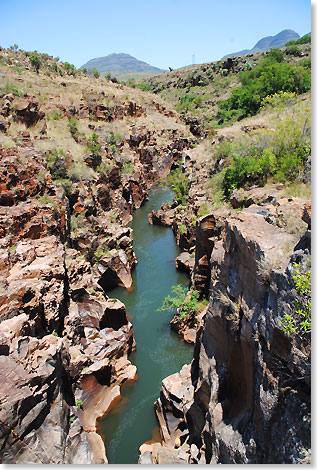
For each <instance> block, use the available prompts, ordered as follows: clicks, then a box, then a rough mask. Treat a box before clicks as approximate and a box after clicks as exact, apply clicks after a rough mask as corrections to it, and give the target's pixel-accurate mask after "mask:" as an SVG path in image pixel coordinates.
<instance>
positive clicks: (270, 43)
mask: <svg viewBox="0 0 317 470" xmlns="http://www.w3.org/2000/svg"><path fill="white" fill-rule="evenodd" d="M299 37H300V36H299V34H298V33H296V32H295V31H293V30H292V29H284V30H283V31H280V32H279V33H278V34H276V35H275V36H266V37H265V38H262V39H260V40H259V41H258V42H257V43H256V44H255V46H253V47H252V49H244V50H243V51H239V52H232V53H231V54H227V55H225V56H224V57H223V59H226V58H227V57H237V56H241V55H246V54H255V53H256V52H264V51H269V50H270V49H272V48H276V47H283V46H285V44H286V43H287V42H288V41H296V40H297V39H299Z"/></svg>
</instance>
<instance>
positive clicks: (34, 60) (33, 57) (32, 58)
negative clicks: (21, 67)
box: [30, 53, 41, 73]
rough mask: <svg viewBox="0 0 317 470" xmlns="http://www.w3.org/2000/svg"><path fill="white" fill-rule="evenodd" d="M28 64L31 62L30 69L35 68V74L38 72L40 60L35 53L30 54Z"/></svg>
mask: <svg viewBox="0 0 317 470" xmlns="http://www.w3.org/2000/svg"><path fill="white" fill-rule="evenodd" d="M30 62H31V65H32V67H34V68H35V70H36V73H39V70H40V67H41V60H40V58H39V56H38V55H37V54H36V53H33V54H30Z"/></svg>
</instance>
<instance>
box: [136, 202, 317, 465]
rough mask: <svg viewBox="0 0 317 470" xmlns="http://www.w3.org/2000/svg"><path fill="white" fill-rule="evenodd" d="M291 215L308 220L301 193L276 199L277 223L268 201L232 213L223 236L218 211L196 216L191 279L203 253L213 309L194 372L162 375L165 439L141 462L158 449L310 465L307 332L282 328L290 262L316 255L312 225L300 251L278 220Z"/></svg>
mask: <svg viewBox="0 0 317 470" xmlns="http://www.w3.org/2000/svg"><path fill="white" fill-rule="evenodd" d="M289 211H291V212H292V213H293V214H296V218H297V220H298V224H299V222H300V218H301V216H303V218H304V220H306V221H308V222H309V217H308V216H307V213H308V212H309V209H308V207H307V206H305V203H304V201H301V200H296V199H295V198H294V199H292V200H287V201H286V200H280V201H279V205H278V210H277V211H276V213H277V214H278V220H279V221H280V223H279V224H277V223H275V224H274V223H272V221H270V222H268V221H267V220H266V219H267V214H268V212H269V207H267V208H266V210H265V211H262V210H259V207H257V208H255V207H254V206H251V207H250V208H249V209H245V210H244V211H241V212H239V213H238V214H236V215H231V216H230V217H227V219H226V220H225V221H224V222H222V223H223V230H222V234H221V237H220V238H219V237H218V234H217V233H215V232H214V230H215V224H214V222H215V218H214V217H213V216H207V217H205V218H202V219H201V220H200V221H199V223H198V226H197V245H196V265H195V271H194V274H193V282H196V283H197V278H198V286H199V285H200V283H201V281H202V275H201V271H200V270H201V264H199V260H201V259H202V257H206V260H207V262H206V266H208V270H209V279H208V278H207V279H205V282H204V286H206V283H207V285H208V286H209V306H208V309H207V311H206V312H205V316H204V318H203V320H202V323H201V326H200V328H199V330H198V333H197V339H196V344H195V352H194V360H193V362H192V365H191V368H190V373H187V374H185V375H186V377H185V376H184V370H182V371H181V372H180V373H179V374H174V375H173V376H170V377H168V378H166V379H164V381H163V386H162V389H161V394H160V398H159V400H158V401H157V402H156V404H155V409H156V413H157V416H158V421H159V425H160V430H161V437H162V444H159V443H155V444H152V445H147V444H144V445H143V446H141V448H140V452H141V456H140V463H142V462H143V458H144V459H145V461H148V459H149V454H150V456H151V458H152V460H153V462H154V463H159V461H160V459H161V458H162V455H163V456H164V457H163V458H165V459H168V460H169V461H170V462H171V461H172V460H173V461H174V462H175V461H179V459H183V460H184V462H185V463H201V464H202V463H210V464H216V463H222V464H233V463H236V464H243V463H251V464H258V463H268V464H282V463H284V464H289V463H310V447H311V442H310V439H311V438H310V431H311V426H310V409H311V391H310V335H309V333H303V332H302V333H298V334H296V335H295V337H291V336H287V335H286V334H285V333H284V331H283V330H282V327H281V319H282V317H283V315H284V314H286V313H289V311H290V309H293V308H294V302H295V301H296V298H297V293H296V290H295V287H294V282H293V280H292V273H293V269H294V268H293V263H294V262H296V263H299V264H302V263H305V262H306V260H307V259H308V258H309V256H310V246H309V244H308V243H307V240H309V236H308V234H309V231H308V232H307V233H306V234H305V240H306V242H305V243H306V245H305V248H302V249H298V248H297V246H298V235H296V234H294V233H293V232H292V233H289V232H287V231H286V230H285V229H284V228H283V224H282V223H281V221H282V220H284V221H285V220H286V219H287V217H289V215H290V213H291V212H289ZM297 211H298V213H297ZM301 214H302V215H301ZM286 243H287V244H288V245H287V246H291V247H295V249H294V248H293V250H295V251H293V250H292V248H287V250H288V251H287V252H286V248H285V247H286V245H285V244H286ZM206 272H207V269H206ZM180 383H182V385H181V386H180ZM167 384H168V386H167ZM186 390H187V391H189V390H192V391H191V393H190V395H187V394H186V393H185V391H186ZM143 455H144V457H143ZM184 462H183V463H184Z"/></svg>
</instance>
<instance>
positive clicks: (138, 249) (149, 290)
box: [98, 188, 193, 464]
mask: <svg viewBox="0 0 317 470" xmlns="http://www.w3.org/2000/svg"><path fill="white" fill-rule="evenodd" d="M172 199H173V193H172V192H171V191H170V190H168V189H164V188H156V189H153V190H152V191H151V192H150V195H149V200H148V201H147V202H146V204H145V205H144V206H143V207H141V209H139V210H137V211H135V212H134V215H133V222H132V225H131V226H132V228H133V240H134V241H133V246H134V251H135V253H136V255H137V258H138V265H137V267H136V268H135V270H134V272H133V283H134V287H133V290H132V291H131V292H128V291H126V290H125V289H123V288H117V289H114V290H112V291H110V292H109V293H108V295H109V296H110V297H114V298H118V299H120V300H121V301H122V302H124V304H125V305H126V308H127V312H128V314H129V315H131V316H132V323H133V328H134V332H135V339H136V343H137V350H136V352H135V353H133V354H132V355H131V356H130V360H131V362H132V363H133V364H135V365H136V366H137V368H138V380H137V381H136V382H135V383H133V384H128V385H126V386H123V387H122V400H121V401H120V403H119V404H118V406H116V407H114V409H113V410H112V411H110V412H109V413H108V414H107V416H106V417H105V418H103V419H100V420H99V422H98V425H99V429H100V430H101V432H102V434H103V436H104V440H105V444H106V453H107V457H108V460H109V463H110V464H136V463H137V461H138V449H139V446H140V445H141V444H143V443H144V442H146V441H148V440H151V438H152V432H153V430H154V429H155V427H156V426H157V421H156V417H155V413H154V409H153V403H154V401H155V400H156V399H157V398H158V396H159V391H160V387H161V381H162V379H163V378H164V377H166V376H168V375H170V374H173V373H174V372H178V371H179V370H180V369H181V367H182V366H183V365H184V364H186V363H190V362H191V360H192V357H193V346H191V345H189V344H186V343H184V342H183V341H182V340H181V339H180V337H179V336H178V335H176V334H175V333H173V332H172V331H171V329H170V324H169V322H170V320H171V318H172V315H173V313H172V312H170V311H165V312H158V311H157V309H158V308H159V307H160V306H161V305H162V301H163V299H164V298H165V297H166V296H167V295H168V294H169V293H170V289H171V286H173V285H175V284H182V285H188V283H189V280H188V277H187V276H186V275H185V274H183V273H180V272H178V271H177V270H176V268H175V257H176V256H177V255H178V254H179V250H178V247H177V245H176V243H175V239H174V235H173V232H172V230H171V229H169V228H165V227H159V226H153V225H150V224H149V222H148V214H149V213H150V212H151V211H152V210H153V209H155V210H157V209H159V208H160V207H161V205H162V203H163V202H170V201H171V200H172Z"/></svg>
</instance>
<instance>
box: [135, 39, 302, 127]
mask: <svg viewBox="0 0 317 470" xmlns="http://www.w3.org/2000/svg"><path fill="white" fill-rule="evenodd" d="M281 54H282V55H281ZM310 54H311V47H310V44H309V43H308V44H298V45H289V46H287V47H285V48H282V49H281V53H279V54H277V55H276V57H275V59H274V61H273V62H274V63H275V62H276V63H277V62H278V64H275V65H274V64H273V63H269V59H268V58H269V57H270V56H271V58H272V54H271V53H270V52H264V53H256V54H248V55H247V56H245V57H236V58H228V59H224V60H220V61H217V62H213V63H207V64H201V65H195V66H189V67H186V68H183V69H178V70H174V71H171V72H165V73H163V74H161V75H157V76H154V77H150V78H149V79H146V80H142V81H140V84H141V86H143V87H146V88H147V89H148V90H149V91H152V92H153V93H155V94H159V95H160V96H162V97H163V98H164V99H165V100H166V101H169V102H170V103H171V104H172V105H173V106H175V108H176V109H177V110H178V111H179V112H180V113H181V114H182V116H183V119H184V122H187V123H188V124H190V126H191V129H192V131H193V132H194V133H196V135H197V136H198V135H201V136H204V135H206V134H207V133H208V131H210V130H212V129H214V128H215V127H218V126H219V125H223V124H224V123H225V122H231V123H233V122H234V121H235V120H237V119H241V118H242V116H243V117H245V116H247V115H252V114H254V109H255V108H254V109H251V107H252V106H253V104H252V106H251V107H249V109H248V107H245V105H246V102H247V101H248V99H249V98H251V96H252V99H253V100H254V102H255V101H256V104H255V103H254V104H255V107H257V109H258V107H259V106H260V105H261V100H262V99H263V98H264V96H265V95H266V94H271V93H275V92H276V91H279V89H281V90H283V91H295V92H296V93H298V92H301V91H300V90H302V89H303V88H301V86H300V87H298V85H299V82H300V81H301V80H302V79H304V77H305V80H304V81H307V84H306V85H305V86H304V89H307V86H310V85H309V82H310V78H309V77H310ZM273 55H274V53H273ZM302 67H304V68H306V72H305V71H303V69H302ZM264 69H265V72H266V73H265V76H264V77H263V80H262V83H261V82H260V81H256V87H257V89H256V90H255V88H252V86H250V85H251V81H252V80H251V76H255V75H256V74H257V73H258V72H259V71H264ZM286 76H288V77H291V76H292V77H293V78H291V79H290V80H288V79H286ZM264 78H265V80H264ZM246 82H248V84H247V85H248V86H245V85H246ZM291 82H293V83H292V84H291ZM251 88H252V91H251ZM238 90H240V91H238ZM235 94H236V95H235ZM233 95H234V96H236V97H237V100H236V102H235V103H233V101H232V98H231V97H232V96H233ZM227 100H228V101H227ZM230 100H231V104H232V107H231V104H230ZM222 103H225V104H224V105H223V104H222ZM250 103H251V100H250V101H249V104H250ZM226 107H227V109H225V108H226ZM223 110H226V111H227V112H226V113H224V112H223ZM219 111H221V112H220V113H219ZM224 114H225V115H224Z"/></svg>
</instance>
